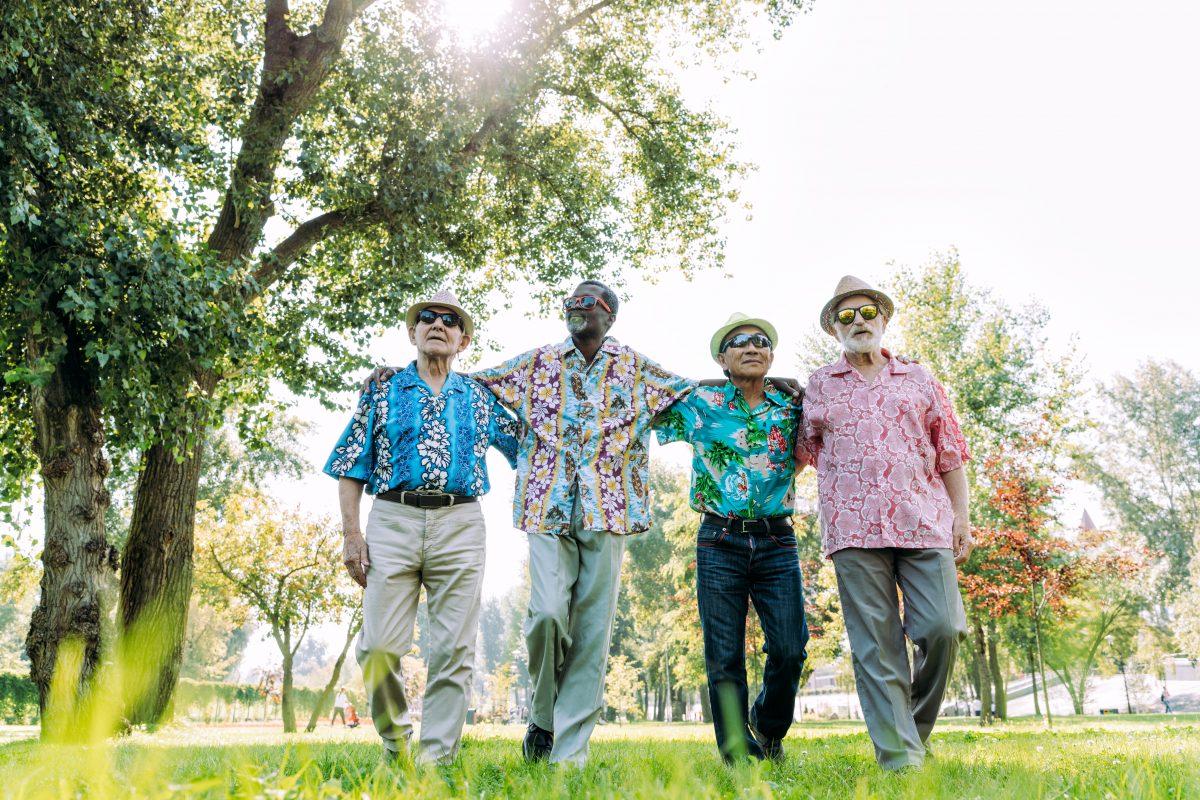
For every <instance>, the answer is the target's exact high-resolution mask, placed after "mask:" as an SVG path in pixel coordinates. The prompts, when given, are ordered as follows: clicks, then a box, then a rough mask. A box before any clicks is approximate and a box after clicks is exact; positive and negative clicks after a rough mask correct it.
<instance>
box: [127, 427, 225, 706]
mask: <svg viewBox="0 0 1200 800" xmlns="http://www.w3.org/2000/svg"><path fill="white" fill-rule="evenodd" d="M188 416H191V415H185V418H184V419H181V420H180V424H181V425H188V426H190V431H191V432H192V433H193V434H194V438H193V439H192V442H193V446H192V448H191V452H190V453H188V454H187V455H185V456H184V457H183V459H182V460H180V459H177V458H176V456H175V454H174V453H173V452H172V451H171V449H170V448H169V447H167V446H166V445H164V444H162V443H161V442H160V443H158V444H155V445H153V446H152V447H151V448H150V449H149V450H147V451H146V452H145V453H144V454H143V456H142V472H141V475H140V476H139V477H138V483H137V493H136V495H135V496H134V505H133V520H132V523H131V525H130V528H129V539H128V541H127V542H126V543H125V552H124V554H123V556H122V563H123V565H124V568H123V569H122V570H121V607H120V615H119V622H120V632H121V654H122V665H123V668H124V670H125V675H126V696H125V703H126V708H125V715H126V718H127V719H128V720H129V721H130V722H131V723H134V724H146V725H150V726H153V725H156V724H158V723H159V722H161V721H163V720H165V719H167V718H169V717H170V711H171V696H172V694H173V693H174V691H175V684H176V683H177V682H178V680H179V667H180V663H181V661H182V658H183V637H184V633H185V631H186V628H187V615H188V601H189V599H190V598H191V593H192V544H193V534H194V528H195V519H196V493H197V489H198V486H199V482H200V447H199V445H198V444H195V443H196V442H199V441H200V440H201V439H202V438H203V437H204V435H205V433H206V430H205V426H204V425H203V423H201V422H199V421H197V420H196V418H195V417H194V416H193V417H192V418H191V419H188V418H187V417H188Z"/></svg>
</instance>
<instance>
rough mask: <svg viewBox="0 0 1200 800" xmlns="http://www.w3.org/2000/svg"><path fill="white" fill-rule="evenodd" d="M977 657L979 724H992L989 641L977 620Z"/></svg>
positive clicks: (974, 650) (975, 648)
mask: <svg viewBox="0 0 1200 800" xmlns="http://www.w3.org/2000/svg"><path fill="white" fill-rule="evenodd" d="M974 622H975V625H974V627H975V632H974V633H975V637H974V638H975V647H974V649H973V655H974V657H975V664H976V668H977V669H978V671H979V724H980V725H991V724H992V682H991V680H990V676H989V674H988V673H989V670H988V663H987V639H986V637H985V636H984V633H983V624H982V623H981V622H980V621H979V619H978V618H976V619H975V621H974Z"/></svg>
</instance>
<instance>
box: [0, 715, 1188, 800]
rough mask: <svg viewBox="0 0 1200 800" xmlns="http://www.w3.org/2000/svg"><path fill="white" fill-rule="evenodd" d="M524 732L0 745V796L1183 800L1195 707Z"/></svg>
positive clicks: (218, 735)
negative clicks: (895, 762) (881, 748)
mask: <svg viewBox="0 0 1200 800" xmlns="http://www.w3.org/2000/svg"><path fill="white" fill-rule="evenodd" d="M522 733H523V729H522V728H518V727H516V726H486V725H479V726H474V727H471V728H468V734H467V737H466V739H465V741H464V744H463V750H462V758H461V759H460V761H459V763H458V764H456V765H454V766H452V767H445V768H414V767H413V766H412V765H411V764H408V763H402V764H399V765H396V766H392V767H384V766H382V765H381V764H380V751H379V746H378V744H377V743H376V740H375V738H374V732H373V731H371V730H369V729H368V730H366V731H364V730H362V729H359V730H357V731H346V730H345V729H342V728H337V729H333V730H331V729H328V728H323V729H321V730H320V731H319V732H318V733H315V734H309V735H305V734H295V735H290V736H285V735H283V734H279V733H275V732H274V731H272V730H270V729H267V728H244V727H222V728H216V727H213V728H210V727H200V728H186V727H177V728H173V729H171V730H166V731H162V732H159V733H156V734H153V735H147V734H135V735H133V736H129V737H125V738H123V739H120V740H117V741H115V742H112V743H109V744H107V745H101V746H94V747H52V746H43V745H40V744H37V743H36V742H33V741H22V742H11V743H8V744H5V745H0V794H2V795H3V796H4V797H5V798H62V799H63V800H66V798H79V797H96V798H108V797H112V798H134V797H137V798H174V797H180V798H183V797H225V796H232V797H244V798H263V799H264V800H285V799H286V798H293V797H294V798H342V797H347V798H350V797H352V798H355V800H366V799H367V798H369V799H370V800H376V798H385V797H404V798H450V797H463V798H466V797H470V798H491V797H505V798H560V797H620V798H680V800H683V799H684V798H687V799H688V800H690V799H691V798H708V797H713V798H716V797H722V798H724V797H729V798H733V797H736V798H793V797H794V798H802V797H855V798H860V797H887V798H893V797H895V798H914V799H915V798H922V800H924V798H942V797H945V798H965V799H966V800H973V798H981V799H982V800H989V799H990V798H993V797H1015V798H1020V799H1021V800H1035V799H1036V798H1068V797H1069V798H1126V797H1129V798H1194V797H1200V715H1175V716H1164V715H1147V716H1133V717H1122V718H1103V719H1101V718H1097V717H1084V718H1064V719H1062V720H1056V721H1055V729H1054V730H1053V731H1046V730H1045V729H1044V728H1043V727H1042V725H1041V724H1040V723H1037V722H1034V721H1016V722H1010V723H1008V724H1004V725H996V726H993V727H991V728H988V729H980V728H978V727H975V726H974V724H973V723H972V722H971V721H968V720H947V721H945V722H944V724H940V725H939V728H938V730H937V732H935V734H934V747H935V752H936V757H935V758H934V759H931V760H930V761H929V762H928V763H927V764H926V766H925V768H924V769H922V770H920V771H914V772H909V773H905V774H901V775H887V774H884V773H881V772H880V771H879V770H878V768H877V767H876V766H875V763H874V759H873V757H872V752H871V745H870V741H869V740H868V739H867V736H866V733H865V732H864V730H863V728H862V727H861V725H857V724H854V723H849V722H815V723H804V724H802V725H797V726H796V727H795V728H793V733H792V735H790V736H789V737H788V739H787V740H786V747H787V758H786V760H785V761H784V762H783V763H781V764H761V765H760V764H748V765H745V766H743V767H739V768H736V769H729V768H726V767H724V766H723V765H722V764H721V763H720V761H719V760H718V758H717V757H716V748H715V746H714V745H713V742H712V734H711V730H710V729H709V727H708V726H702V725H654V724H643V725H626V726H615V725H609V726H602V727H601V728H599V729H597V732H596V735H595V736H594V737H593V740H592V751H591V761H590V763H589V764H588V766H587V767H586V768H585V769H555V768H551V767H548V766H546V765H544V764H538V765H528V764H525V763H524V762H523V761H522V760H521V756H520V737H521V735H522Z"/></svg>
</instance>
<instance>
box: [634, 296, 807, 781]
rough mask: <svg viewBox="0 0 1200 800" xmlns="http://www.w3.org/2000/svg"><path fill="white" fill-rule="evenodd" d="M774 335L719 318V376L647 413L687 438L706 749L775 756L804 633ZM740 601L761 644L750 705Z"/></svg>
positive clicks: (665, 437) (788, 716)
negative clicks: (709, 712) (713, 742)
mask: <svg viewBox="0 0 1200 800" xmlns="http://www.w3.org/2000/svg"><path fill="white" fill-rule="evenodd" d="M777 341H778V335H777V334H776V332H775V327H774V326H773V325H771V323H769V322H767V321H766V320H764V319H752V318H750V317H747V316H745V315H744V314H739V313H735V314H733V315H732V316H730V318H729V321H728V322H726V323H725V325H723V326H721V327H720V328H719V329H718V330H717V332H716V333H715V334H714V335H713V337H712V340H711V342H710V349H711V352H712V356H713V358H714V359H715V360H716V362H717V363H718V364H720V365H721V368H722V369H723V370H724V371H725V375H726V376H727V377H728V379H729V380H728V381H727V382H726V383H725V385H724V386H719V387H706V386H701V387H699V388H697V389H696V390H695V391H694V392H692V393H691V394H690V395H688V396H686V397H684V398H682V399H681V400H679V401H678V402H676V403H675V404H673V405H672V406H671V407H670V408H669V409H667V411H666V412H665V413H664V414H662V415H661V416H660V417H659V418H658V420H657V421H656V423H655V431H656V433H657V435H658V440H659V443H661V444H667V443H669V442H675V441H685V442H688V443H689V444H691V445H692V448H693V458H692V484H691V490H690V492H689V495H690V499H691V506H692V508H694V509H695V510H696V511H699V512H700V514H701V517H700V531H699V534H698V535H697V537H696V596H697V599H698V601H699V606H700V624H701V627H702V628H703V630H704V663H705V669H706V671H707V673H708V694H709V699H710V701H711V703H712V709H713V722H714V726H715V728H716V737H717V747H718V748H719V749H720V752H721V757H722V758H723V759H725V760H726V761H732V760H733V759H735V758H736V757H738V756H740V755H750V756H752V757H754V758H759V759H761V758H764V757H767V758H772V759H779V758H782V757H783V744H782V739H783V737H784V736H785V735H786V734H787V732H788V728H789V727H791V724H792V717H793V712H794V708H795V701H796V690H797V688H798V687H799V685H800V671H801V668H802V667H803V666H804V659H805V656H806V653H805V650H804V648H805V645H806V644H807V643H808V627H807V625H806V623H805V621H804V590H803V587H802V584H801V579H800V562H799V559H798V556H797V550H796V535H795V533H794V532H793V530H792V520H791V514H792V510H793V506H794V499H795V498H794V492H793V483H794V478H795V471H796V468H795V461H794V460H793V449H794V447H795V443H796V431H797V428H798V426H799V422H800V419H799V418H800V408H799V406H796V405H793V403H792V401H791V398H790V397H788V396H787V395H786V394H784V393H783V392H781V391H779V390H777V389H775V388H774V387H773V386H772V385H771V384H770V382H769V381H768V380H767V379H766V375H767V370H768V369H769V368H770V366H771V362H772V361H773V360H774V348H775V344H776V342H777ZM748 600H753V601H754V608H755V610H756V611H757V612H758V618H759V620H760V621H761V622H762V627H763V633H764V634H765V640H766V641H765V644H764V648H763V649H764V650H765V651H766V653H767V663H766V665H765V667H764V669H763V678H762V691H760V692H759V694H758V698H757V699H756V700H755V702H754V707H753V708H752V709H749V714H747V705H748V703H749V691H748V689H747V686H746V649H745V639H746V613H747V610H748V602H747V601H748Z"/></svg>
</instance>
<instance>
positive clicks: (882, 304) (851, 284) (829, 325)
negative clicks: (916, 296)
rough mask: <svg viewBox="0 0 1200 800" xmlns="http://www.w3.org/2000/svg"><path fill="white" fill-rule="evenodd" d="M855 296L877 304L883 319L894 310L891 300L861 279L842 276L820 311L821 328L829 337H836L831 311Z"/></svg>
mask: <svg viewBox="0 0 1200 800" xmlns="http://www.w3.org/2000/svg"><path fill="white" fill-rule="evenodd" d="M856 294H861V295H865V296H867V297H869V298H871V299H872V300H874V301H875V302H876V303H878V304H879V310H880V311H882V312H883V317H884V319H891V318H892V312H893V311H894V310H895V306H894V305H893V304H892V298H890V297H888V296H887V295H886V294H884V293H883V292H881V291H879V290H878V289H876V288H875V287H874V286H872V285H871V284H869V283H867V282H866V281H864V280H862V279H861V278H856V277H854V276H853V275H843V276H842V279H841V280H840V281H838V285H837V288H836V289H834V290H833V299H831V300H830V301H829V302H828V303H826V304H825V307H824V308H822V309H821V327H822V328H823V329H824V330H825V332H826V333H828V334H829V335H830V336H834V335H836V334H834V332H833V310H834V309H835V308H837V304H838V303H840V302H842V301H843V300H845V299H846V298H847V297H853V296H854V295H856Z"/></svg>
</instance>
